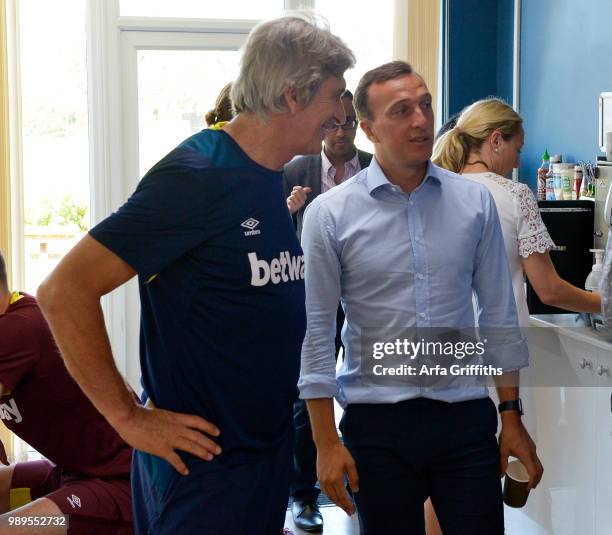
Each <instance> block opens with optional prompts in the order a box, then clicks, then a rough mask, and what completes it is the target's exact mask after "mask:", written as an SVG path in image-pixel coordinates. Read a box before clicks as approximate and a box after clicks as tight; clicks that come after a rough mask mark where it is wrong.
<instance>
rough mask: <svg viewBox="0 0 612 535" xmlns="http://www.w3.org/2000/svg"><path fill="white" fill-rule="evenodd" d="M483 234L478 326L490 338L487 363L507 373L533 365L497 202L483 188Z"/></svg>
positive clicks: (477, 264)
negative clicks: (520, 325)
mask: <svg viewBox="0 0 612 535" xmlns="http://www.w3.org/2000/svg"><path fill="white" fill-rule="evenodd" d="M481 198H482V205H483V214H484V216H483V228H482V236H481V239H480V241H479V243H478V246H477V249H476V258H475V261H474V275H473V283H472V284H473V289H474V292H475V294H476V298H477V301H478V326H479V329H480V331H481V336H482V337H483V338H484V339H485V340H486V346H485V347H486V353H485V358H486V361H485V364H490V365H492V366H494V367H498V368H501V369H502V370H503V371H504V373H506V372H511V371H514V370H518V369H520V368H524V367H526V366H528V365H529V352H528V349H527V341H526V339H525V337H524V336H523V334H522V332H521V330H520V328H519V325H518V314H517V310H516V301H515V298H514V291H513V289H512V278H511V276H510V269H509V267H508V258H507V256H506V249H505V246H504V237H503V234H502V229H501V224H500V222H499V217H498V215H497V209H496V207H495V202H494V201H493V199H492V197H491V194H490V193H489V191H488V190H486V188H484V187H483V188H482V190H481Z"/></svg>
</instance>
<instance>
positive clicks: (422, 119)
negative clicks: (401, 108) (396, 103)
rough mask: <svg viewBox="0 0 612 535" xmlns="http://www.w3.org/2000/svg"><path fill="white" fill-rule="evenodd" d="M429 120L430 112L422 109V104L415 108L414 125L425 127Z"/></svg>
mask: <svg viewBox="0 0 612 535" xmlns="http://www.w3.org/2000/svg"><path fill="white" fill-rule="evenodd" d="M428 122H429V115H428V113H427V112H426V111H425V110H424V109H422V108H421V107H420V106H417V107H416V108H415V111H414V113H413V114H412V125H413V126H415V127H419V128H425V127H426V126H427V123H428Z"/></svg>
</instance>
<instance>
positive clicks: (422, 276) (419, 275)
mask: <svg viewBox="0 0 612 535" xmlns="http://www.w3.org/2000/svg"><path fill="white" fill-rule="evenodd" d="M417 277H418V278H419V279H424V278H425V275H423V274H422V273H417Z"/></svg>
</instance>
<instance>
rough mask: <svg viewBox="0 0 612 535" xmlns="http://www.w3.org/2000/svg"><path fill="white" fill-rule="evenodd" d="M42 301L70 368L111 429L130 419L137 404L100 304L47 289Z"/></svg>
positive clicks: (66, 292) (81, 296)
mask: <svg viewBox="0 0 612 535" xmlns="http://www.w3.org/2000/svg"><path fill="white" fill-rule="evenodd" d="M38 299H39V304H40V306H41V309H42V310H43V312H44V314H45V317H46V319H47V321H48V323H49V326H50V327H51V330H52V332H53V336H54V338H55V340H56V343H57V345H58V348H59V350H60V352H61V354H62V357H63V358H64V362H65V363H66V368H67V369H68V371H69V372H70V374H71V375H72V377H73V378H74V380H75V381H76V382H77V383H78V385H79V386H80V387H81V389H82V390H83V392H84V393H85V395H86V396H87V397H88V398H89V399H90V400H91V402H92V403H93V404H94V406H95V407H96V408H97V409H98V411H100V413H101V414H102V415H104V416H105V417H106V419H107V420H108V421H109V422H110V423H111V425H115V424H116V423H118V422H120V421H121V420H123V419H126V418H128V417H129V415H130V414H131V411H132V410H133V409H134V407H135V401H134V398H133V396H132V394H131V393H130V391H129V390H128V389H127V387H126V384H125V382H124V379H123V378H122V377H121V374H120V373H119V371H118V370H117V367H116V365H115V361H114V359H113V355H112V350H111V346H110V342H109V339H108V335H107V332H106V327H105V324H104V317H103V314H102V308H101V306H100V302H99V300H96V299H95V298H92V297H87V296H86V295H83V294H82V293H80V292H76V291H75V292H71V291H62V292H61V293H59V292H57V291H53V290H49V289H48V288H45V287H44V286H42V287H41V288H40V289H39V293H38Z"/></svg>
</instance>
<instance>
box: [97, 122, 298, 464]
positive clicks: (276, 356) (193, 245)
mask: <svg viewBox="0 0 612 535" xmlns="http://www.w3.org/2000/svg"><path fill="white" fill-rule="evenodd" d="M90 234H91V236H92V237H93V238H95V239H96V240H97V241H98V242H100V243H101V244H102V245H104V246H105V247H107V248H108V249H110V250H111V251H113V252H114V253H115V254H116V255H118V256H119V257H120V258H122V259H123V260H124V261H125V262H127V263H128V264H129V265H130V266H132V268H133V269H134V270H135V271H136V272H137V273H138V280H139V288H140V301H141V335H140V363H141V369H142V378H143V385H144V388H145V392H146V394H147V395H148V396H149V397H150V398H151V400H152V401H153V403H155V405H156V406H157V407H159V408H163V409H167V410H172V411H177V412H182V413H187V414H196V415H198V416H201V417H202V418H205V419H206V420H210V421H211V422H213V423H214V424H215V425H217V426H218V427H219V429H220V430H221V435H220V437H218V439H217V441H218V443H219V444H220V445H221V447H222V448H223V450H224V452H223V454H222V455H221V456H220V458H219V459H220V460H221V458H224V460H225V461H230V462H231V461H232V460H236V461H239V462H241V461H242V460H244V459H245V457H246V458H248V457H250V456H252V455H253V454H258V453H259V452H261V451H262V450H266V449H269V448H271V447H273V446H275V445H277V444H279V443H280V441H281V440H282V438H283V436H284V434H285V433H286V432H288V431H289V430H290V429H291V426H292V414H293V413H292V403H293V401H294V400H295V399H296V397H297V381H298V376H299V367H300V351H301V346H302V340H303V337H304V332H305V329H306V316H305V306H304V299H305V297H304V263H303V253H302V249H301V247H300V245H299V242H298V240H297V237H296V234H295V230H294V227H293V224H292V221H291V217H290V215H289V211H288V209H287V203H286V199H285V195H284V190H283V183H282V172H280V171H279V172H276V171H271V170H269V169H266V168H264V167H262V166H260V165H258V164H257V163H255V162H254V161H253V160H251V159H250V158H249V157H248V156H247V155H246V154H245V153H244V152H243V151H242V149H241V148H240V147H239V145H238V144H237V143H236V142H235V141H234V140H233V139H232V138H231V137H230V136H229V135H228V134H226V133H225V132H223V131H221V130H218V131H216V130H203V131H202V132H199V133H198V134H195V135H194V136H192V137H190V138H189V139H187V140H186V141H184V142H183V143H182V144H181V145H179V146H178V147H177V148H176V149H174V150H173V151H172V152H171V153H170V154H168V155H167V156H166V157H165V158H164V159H162V160H161V161H160V162H159V163H157V164H156V165H155V166H154V167H153V168H152V169H151V170H150V171H149V172H148V173H147V174H146V175H145V177H144V178H143V179H142V181H141V182H140V184H139V185H138V187H137V189H136V191H135V192H134V193H133V194H132V196H131V197H130V198H129V199H128V201H127V202H126V203H125V204H124V205H123V206H122V207H121V208H120V209H119V210H118V211H117V212H115V213H113V214H112V215H111V216H110V217H108V218H107V219H105V220H104V221H102V222H101V223H100V224H99V225H97V226H96V227H95V228H93V229H92V230H91V231H90Z"/></svg>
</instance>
